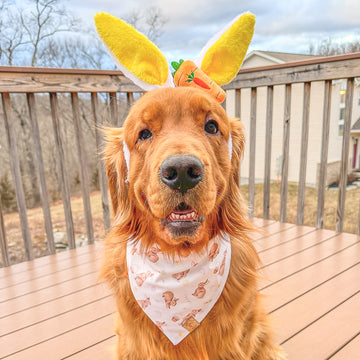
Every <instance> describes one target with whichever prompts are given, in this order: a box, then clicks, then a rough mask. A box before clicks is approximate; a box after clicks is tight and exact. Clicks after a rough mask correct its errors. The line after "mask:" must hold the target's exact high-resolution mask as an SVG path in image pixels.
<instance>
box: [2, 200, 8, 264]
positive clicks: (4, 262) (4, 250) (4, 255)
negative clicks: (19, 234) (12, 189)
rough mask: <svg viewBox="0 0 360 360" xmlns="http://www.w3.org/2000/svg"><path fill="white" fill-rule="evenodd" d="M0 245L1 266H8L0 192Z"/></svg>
mask: <svg viewBox="0 0 360 360" xmlns="http://www.w3.org/2000/svg"><path fill="white" fill-rule="evenodd" d="M0 247H1V258H2V262H3V266H9V265H10V260H9V251H8V245H7V241H6V233H5V224H4V217H3V213H2V204H1V194H0Z"/></svg>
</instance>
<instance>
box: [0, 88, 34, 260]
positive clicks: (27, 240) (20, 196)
mask: <svg viewBox="0 0 360 360" xmlns="http://www.w3.org/2000/svg"><path fill="white" fill-rule="evenodd" d="M2 103H3V111H4V121H5V128H6V134H7V139H8V145H9V154H10V167H11V172H12V175H13V178H14V183H15V193H16V202H17V206H18V210H19V217H20V226H21V232H22V236H23V240H24V245H25V253H26V258H27V259H28V260H32V259H33V258H34V253H33V248H32V243H31V234H30V229H29V222H28V217H27V210H26V201H25V193H24V188H23V184H22V180H21V171H20V161H19V154H18V150H17V145H16V135H15V129H14V124H13V119H12V109H11V103H10V95H9V93H2Z"/></svg>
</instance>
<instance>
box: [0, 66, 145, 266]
mask: <svg viewBox="0 0 360 360" xmlns="http://www.w3.org/2000/svg"><path fill="white" fill-rule="evenodd" d="M134 92H142V90H141V89H139V88H138V87H137V86H135V85H134V84H133V83H131V82H130V81H129V80H128V79H126V78H125V77H124V76H123V75H122V73H121V72H119V71H96V70H64V69H44V68H23V67H20V68H17V67H0V93H1V97H2V105H3V117H4V124H5V129H4V130H5V131H6V135H7V140H8V149H9V158H10V168H11V172H12V177H13V181H14V188H15V193H16V201H17V207H18V211H19V217H20V224H21V232H22V237H23V240H24V246H25V253H26V258H27V259H28V260H32V259H33V258H34V254H33V248H32V240H31V233H30V230H29V222H28V216H27V208H26V200H25V194H24V188H23V184H22V176H21V169H20V161H19V154H18V146H17V144H16V134H15V129H14V123H13V113H12V112H13V110H12V106H11V95H10V94H19V93H22V94H26V97H27V104H28V115H29V120H30V125H31V131H32V134H31V136H32V139H31V140H32V141H33V145H34V146H33V149H34V154H35V162H36V165H37V169H36V170H37V177H38V182H39V187H40V196H41V204H42V209H43V216H44V224H45V231H46V238H47V244H48V252H49V253H50V254H54V253H55V251H56V249H55V242H54V236H53V225H52V221H51V216H50V200H49V195H48V190H47V185H46V178H45V170H44V161H43V154H42V148H41V141H40V132H39V126H38V119H37V115H36V109H35V96H34V94H35V93H48V94H49V100H50V107H51V121H52V124H53V132H54V138H55V144H54V146H55V149H56V158H57V167H58V174H59V179H58V181H59V185H60V189H61V196H62V202H63V206H64V214H65V222H66V233H67V239H68V244H69V248H74V247H75V246H76V245H75V231H74V224H73V216H72V211H71V202H70V190H69V183H68V176H67V172H68V171H69V170H70V169H67V168H66V166H65V159H64V149H63V141H62V135H61V131H60V111H61V110H60V108H59V101H58V93H68V94H70V95H71V106H72V113H73V123H74V128H75V136H76V144H77V155H78V163H79V172H80V182H81V191H82V197H83V203H84V217H85V220H86V230H87V239H88V242H89V243H90V244H91V243H93V242H94V231H93V221H92V213H91V207H90V192H89V183H88V178H89V176H88V167H87V156H86V153H85V152H84V150H83V149H84V139H83V135H82V131H81V126H80V115H79V93H90V94H91V107H92V116H93V124H94V131H95V134H96V142H97V152H98V154H100V153H101V148H102V144H101V142H102V138H101V134H100V131H99V126H100V125H101V124H102V118H103V116H104V114H101V113H100V110H99V99H98V94H99V93H102V94H103V93H105V94H107V95H108V97H109V99H110V101H109V104H110V113H111V119H110V123H111V124H112V125H114V126H119V125H120V121H119V119H120V117H119V111H118V105H117V100H116V99H117V97H116V96H117V93H125V94H126V95H127V100H128V103H129V104H131V103H132V101H133V93H134ZM4 130H3V129H2V130H1V131H4ZM29 141H30V139H29ZM94 151H96V150H94ZM99 183H100V184H99V185H100V191H101V199H102V210H103V221H104V227H105V229H108V228H109V227H110V207H109V200H108V188H107V180H106V175H105V170H104V166H103V164H102V161H101V160H100V158H99ZM0 203H1V202H0ZM0 244H1V254H2V262H3V265H4V266H8V265H10V260H9V256H8V248H7V241H6V232H5V226H4V221H3V214H2V211H1V207H0Z"/></svg>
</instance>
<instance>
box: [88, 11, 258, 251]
mask: <svg viewBox="0 0 360 360" xmlns="http://www.w3.org/2000/svg"><path fill="white" fill-rule="evenodd" d="M95 22H96V26H97V29H98V31H99V34H100V36H101V37H102V39H103V40H104V42H105V43H106V45H107V47H108V49H109V50H110V52H111V55H112V57H113V59H114V60H115V62H116V63H117V64H118V66H119V67H120V69H121V70H122V71H123V73H124V74H125V75H126V76H127V77H128V78H130V79H131V80H133V81H134V83H136V84H137V85H138V86H140V87H142V88H143V89H145V90H148V91H149V90H150V91H149V92H148V93H147V94H145V95H144V96H143V97H142V98H140V99H139V100H138V101H137V102H136V104H135V105H134V106H133V107H132V108H131V110H130V113H129V116H128V117H127V119H126V121H125V124H124V127H123V128H121V129H108V130H107V131H106V141H107V145H106V148H105V161H106V167H107V174H108V181H109V187H110V194H111V198H112V203H113V209H114V213H115V219H116V220H115V222H116V224H117V225H118V226H117V229H119V231H122V232H124V233H126V234H127V235H128V236H132V237H133V238H134V239H137V238H144V237H146V238H147V241H145V242H143V241H142V244H143V243H145V244H146V246H148V247H150V246H151V245H152V244H153V243H155V242H156V243H160V245H161V249H162V251H164V250H168V251H172V250H174V249H175V250H179V249H183V250H184V249H185V250H184V251H186V249H191V250H197V249H199V250H200V249H201V248H202V247H203V246H204V245H206V244H207V242H208V241H209V239H210V238H212V237H213V236H215V235H217V234H218V233H219V232H220V231H222V230H223V231H226V232H228V233H232V232H233V233H234V232H238V231H241V230H242V229H243V228H244V226H245V225H244V221H242V220H243V219H242V211H241V209H240V207H239V195H238V192H239V191H238V173H239V162H240V157H241V154H242V151H243V146H244V136H243V133H242V129H241V125H240V122H239V121H238V120H235V119H229V118H228V117H227V115H226V113H225V111H224V109H223V108H222V107H221V106H220V105H219V102H221V101H223V100H224V98H225V93H224V91H223V90H222V89H221V88H220V87H219V86H218V85H223V84H225V83H227V82H229V81H230V80H231V79H232V78H233V77H234V76H236V74H237V72H238V70H239V68H240V66H241V63H242V61H243V58H244V56H245V53H246V50H247V47H248V45H249V43H250V40H251V37H252V34H253V30H254V23H255V17H254V15H252V14H250V13H245V14H243V15H240V16H238V17H236V18H235V19H234V20H233V21H232V22H231V23H230V24H228V25H227V26H225V28H224V29H223V30H222V31H220V32H219V33H218V34H217V35H215V36H214V37H213V38H212V39H211V40H210V41H209V42H208V43H207V44H206V46H205V47H204V49H203V50H202V51H201V52H200V55H199V56H198V58H197V59H196V61H195V63H194V62H192V61H189V60H188V61H183V60H180V62H179V63H176V62H173V63H172V65H173V67H174V69H175V70H176V72H175V75H174V79H173V76H172V74H171V72H170V69H169V67H168V65H167V61H166V59H165V57H164V55H163V54H162V53H161V52H160V50H159V49H158V48H157V47H156V46H155V45H154V44H152V43H151V42H150V41H149V40H148V39H147V38H146V37H145V36H144V35H142V34H140V33H139V32H137V31H136V30H135V29H134V28H132V27H131V26H129V25H128V24H126V23H125V22H123V21H122V20H120V19H117V18H115V17H113V16H111V15H108V14H104V13H100V14H97V15H96V17H95ZM117 39H122V40H123V41H121V42H119V41H117ZM239 39H241V41H239ZM134 53H136V56H133V54H134ZM175 85H176V86H181V87H178V88H175V87H174V86H175ZM159 87H160V88H159ZM154 89H155V90H154Z"/></svg>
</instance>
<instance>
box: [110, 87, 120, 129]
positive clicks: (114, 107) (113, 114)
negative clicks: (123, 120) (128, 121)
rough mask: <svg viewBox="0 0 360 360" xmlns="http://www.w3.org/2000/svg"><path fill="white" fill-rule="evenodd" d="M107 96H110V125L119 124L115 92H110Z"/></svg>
mask: <svg viewBox="0 0 360 360" xmlns="http://www.w3.org/2000/svg"><path fill="white" fill-rule="evenodd" d="M109 98H110V116H111V125H113V126H120V119H119V108H118V103H117V97H116V92H110V93H109Z"/></svg>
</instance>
